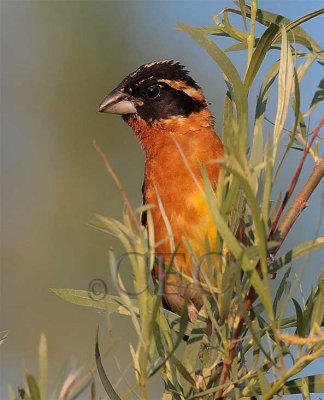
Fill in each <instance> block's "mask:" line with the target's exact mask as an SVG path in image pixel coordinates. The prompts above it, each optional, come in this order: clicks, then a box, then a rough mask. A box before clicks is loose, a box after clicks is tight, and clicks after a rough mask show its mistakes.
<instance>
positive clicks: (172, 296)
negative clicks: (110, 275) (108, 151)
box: [99, 60, 223, 320]
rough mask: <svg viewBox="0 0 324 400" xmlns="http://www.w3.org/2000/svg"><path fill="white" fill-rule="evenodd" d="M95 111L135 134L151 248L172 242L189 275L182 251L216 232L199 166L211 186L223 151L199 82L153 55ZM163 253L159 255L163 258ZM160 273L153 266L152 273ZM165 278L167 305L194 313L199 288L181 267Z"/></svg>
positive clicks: (199, 251)
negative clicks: (120, 119) (149, 219)
mask: <svg viewBox="0 0 324 400" xmlns="http://www.w3.org/2000/svg"><path fill="white" fill-rule="evenodd" d="M99 111H100V112H107V113H113V114H120V115H122V117H123V119H124V121H125V122H126V123H127V124H128V125H129V126H130V127H131V128H132V129H133V131H134V133H135V135H136V137H137V138H138V140H139V141H140V144H141V146H142V149H143V150H144V152H145V155H146V161H145V179H144V184H143V199H144V203H145V204H152V205H154V206H155V207H153V208H152V210H151V212H152V217H153V222H154V232H155V242H156V244H157V248H156V252H157V253H158V254H165V255H167V254H170V252H171V249H172V248H173V249H174V247H172V245H173V246H175V247H177V246H178V247H177V254H178V255H179V257H178V256H177V257H176V261H177V266H178V267H180V269H181V271H182V272H183V275H184V276H185V275H187V276H192V274H193V269H194V263H193V260H192V257H191V254H190V253H191V252H192V251H193V252H194V253H195V255H196V256H197V257H201V256H202V255H204V254H205V253H206V240H208V241H209V243H210V244H213V243H215V240H216V234H217V232H216V229H215V224H214V222H213V219H212V216H211V213H210V210H209V207H208V204H207V201H206V199H205V195H204V182H203V178H202V174H201V167H203V168H205V169H206V171H207V173H208V176H209V179H210V182H211V183H212V185H213V188H214V190H215V189H216V185H217V179H218V175H219V165H218V164H217V163H215V162H211V161H215V160H216V159H219V158H222V157H223V144H222V142H221V140H220V138H219V137H218V136H217V134H216V133H215V130H214V119H213V117H212V115H211V113H210V111H209V109H208V103H207V101H206V99H205V97H204V95H203V93H202V91H201V89H200V87H199V86H198V85H197V83H196V82H195V81H194V80H193V79H192V78H191V77H190V76H189V73H188V71H187V70H186V69H185V67H184V66H183V65H181V64H180V63H179V62H175V61H172V60H166V61H154V62H151V63H148V64H145V65H142V66H141V67H140V68H138V69H137V70H136V71H135V72H133V73H131V74H130V75H128V76H127V77H126V78H125V79H124V80H123V81H122V82H121V83H120V84H119V85H118V86H117V87H116V88H115V89H114V90H113V91H112V92H111V93H110V94H108V96H106V97H105V98H104V100H103V101H102V102H101V104H100V106H99ZM142 222H143V223H144V224H145V218H144V220H143V221H142ZM170 229H171V230H172V234H171V235H170ZM184 238H186V239H187V241H188V242H187V243H189V245H190V247H191V251H190V252H189V251H188V245H185V243H184ZM172 241H173V244H172V243H171V242H172ZM170 257H171V256H165V260H164V261H165V264H167V263H168V261H169V260H170ZM162 275H163V273H162V274H161V271H157V268H155V276H156V278H157V279H161V278H162V277H164V276H162ZM165 279H166V281H165V289H164V296H163V297H164V301H165V302H166V303H167V306H168V307H169V308H170V309H171V310H172V311H174V312H176V313H178V314H180V313H182V311H183V307H184V305H185V304H188V314H189V318H190V319H191V320H193V319H195V317H196V315H197V311H198V310H199V309H200V308H201V307H202V305H203V300H202V295H201V293H200V291H199V290H197V288H196V287H195V285H193V284H189V283H188V281H187V280H186V279H183V276H181V274H178V273H169V274H167V277H166V278H165ZM185 299H187V301H188V303H187V302H186V300H185Z"/></svg>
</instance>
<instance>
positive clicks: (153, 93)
mask: <svg viewBox="0 0 324 400" xmlns="http://www.w3.org/2000/svg"><path fill="white" fill-rule="evenodd" d="M145 94H146V96H147V97H149V98H150V99H156V98H157V97H158V96H159V94H160V86H159V85H152V86H149V87H148V88H146V90H145Z"/></svg>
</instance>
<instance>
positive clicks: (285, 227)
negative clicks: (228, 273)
mask: <svg viewBox="0 0 324 400" xmlns="http://www.w3.org/2000/svg"><path fill="white" fill-rule="evenodd" d="M323 124H324V117H323V118H322V119H321V121H320V123H319V124H318V126H317V128H316V129H315V131H314V134H313V137H312V139H311V140H310V142H309V144H308V146H307V148H306V149H305V152H304V154H303V157H302V159H301V161H300V163H299V165H298V167H297V169H296V172H295V174H294V176H293V178H292V181H291V183H290V185H289V188H288V190H287V192H286V195H285V198H286V197H287V196H288V197H287V200H286V202H285V201H284V200H285V199H284V200H283V202H282V204H281V207H280V209H281V211H280V214H279V212H278V214H279V217H278V218H276V220H277V221H276V224H273V225H272V229H271V232H270V235H269V239H270V237H272V236H274V233H276V234H277V232H278V240H279V245H278V247H277V248H276V249H275V251H274V253H276V252H277V251H278V250H279V248H280V247H281V245H282V243H283V241H284V240H285V238H286V236H287V234H288V233H289V231H290V229H291V227H292V226H293V224H294V223H295V222H296V220H297V219H298V217H299V215H300V214H301V212H302V211H303V209H304V208H305V206H306V205H307V201H308V199H309V197H310V196H311V194H312V193H313V191H314V189H315V188H316V187H317V186H318V184H319V182H320V181H321V179H322V178H323V176H324V158H321V159H320V160H318V161H317V163H316V164H315V167H314V169H313V171H312V173H311V175H310V177H309V179H308V180H307V182H306V184H305V185H304V186H303V188H302V189H301V190H300V192H299V193H298V194H297V196H296V198H295V200H294V201H293V203H292V204H291V206H290V207H289V209H288V211H287V212H286V214H285V216H284V218H283V219H282V221H281V223H280V224H279V227H278V229H276V227H277V224H278V221H279V219H280V216H281V214H282V211H283V209H284V208H285V206H286V204H287V201H288V199H289V196H290V195H291V192H292V191H293V189H294V187H295V185H296V183H297V180H298V177H299V175H300V172H301V170H302V167H303V165H304V161H305V158H306V156H307V154H308V153H309V151H310V148H311V146H312V144H313V143H314V140H315V138H316V137H317V136H318V134H319V131H320V129H321V127H322V126H323ZM278 214H277V216H278ZM256 269H257V271H258V272H259V271H260V263H258V265H257V266H256ZM255 299H256V292H255V289H254V287H253V286H251V287H250V289H249V291H248V293H247V295H246V298H245V301H244V308H245V310H246V311H249V310H250V309H251V306H252V304H253V302H254V300H255ZM243 324H244V316H243V315H242V314H241V315H240V316H239V321H238V323H237V325H236V327H235V328H234V331H233V339H232V341H231V343H230V347H229V353H228V357H227V360H225V361H224V368H223V370H222V375H221V378H220V381H219V384H220V385H223V384H225V382H226V380H227V378H228V375H229V372H230V369H231V364H232V362H233V360H234V356H235V350H236V345H237V342H238V340H239V337H240V335H241V331H242V327H243ZM223 394H224V389H221V390H219V391H218V392H217V393H216V395H215V397H214V399H215V400H218V399H222V398H223Z"/></svg>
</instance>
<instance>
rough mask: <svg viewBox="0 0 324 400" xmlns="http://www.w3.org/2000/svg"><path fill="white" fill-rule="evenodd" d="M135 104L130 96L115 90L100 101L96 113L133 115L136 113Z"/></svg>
mask: <svg viewBox="0 0 324 400" xmlns="http://www.w3.org/2000/svg"><path fill="white" fill-rule="evenodd" d="M135 102H136V101H135V99H134V98H133V97H132V96H130V95H128V94H125V93H123V92H122V91H121V90H120V89H118V88H117V89H115V90H113V91H112V92H111V93H109V94H108V96H106V97H105V98H104V99H103V100H102V102H101V103H100V105H99V107H98V111H99V112H106V113H110V114H120V115H125V114H135V113H136V112H137V110H136V107H135Z"/></svg>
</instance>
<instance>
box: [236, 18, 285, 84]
mask: <svg viewBox="0 0 324 400" xmlns="http://www.w3.org/2000/svg"><path fill="white" fill-rule="evenodd" d="M278 30H279V26H278V25H275V24H271V25H270V26H269V28H268V29H267V30H266V31H265V32H264V33H263V35H262V36H261V38H260V40H259V41H258V44H257V46H256V49H255V51H254V52H253V55H252V58H251V61H250V64H249V67H248V70H247V72H246V75H245V79H244V88H245V90H246V92H248V91H249V89H250V86H251V84H252V82H253V80H254V78H255V76H256V74H257V72H258V71H259V69H260V66H261V64H262V61H263V60H264V58H265V56H266V54H267V53H268V51H269V49H270V47H271V44H272V40H273V38H274V37H275V36H276V34H277V32H278Z"/></svg>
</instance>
